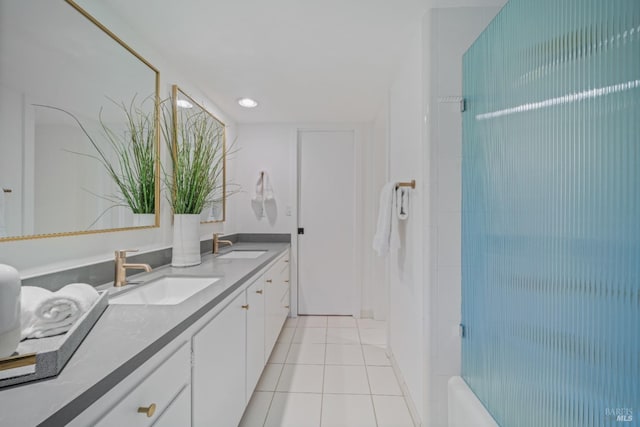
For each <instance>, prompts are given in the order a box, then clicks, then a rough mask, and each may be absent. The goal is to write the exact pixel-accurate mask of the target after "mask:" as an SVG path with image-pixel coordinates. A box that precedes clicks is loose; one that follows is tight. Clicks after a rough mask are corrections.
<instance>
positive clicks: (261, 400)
mask: <svg viewBox="0 0 640 427" xmlns="http://www.w3.org/2000/svg"><path fill="white" fill-rule="evenodd" d="M272 398H273V392H267V391H256V392H255V393H253V396H251V400H250V401H249V404H248V405H247V409H245V411H244V415H243V416H242V420H241V421H240V424H239V425H238V427H257V426H262V425H264V421H265V419H266V418H267V413H268V412H269V406H271V399H272Z"/></svg>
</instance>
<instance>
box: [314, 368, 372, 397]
mask: <svg viewBox="0 0 640 427" xmlns="http://www.w3.org/2000/svg"><path fill="white" fill-rule="evenodd" d="M323 391H324V393H339V394H370V393H371V391H370V389H369V382H368V381H367V372H366V370H365V368H364V366H339V365H326V366H325V375H324V388H323Z"/></svg>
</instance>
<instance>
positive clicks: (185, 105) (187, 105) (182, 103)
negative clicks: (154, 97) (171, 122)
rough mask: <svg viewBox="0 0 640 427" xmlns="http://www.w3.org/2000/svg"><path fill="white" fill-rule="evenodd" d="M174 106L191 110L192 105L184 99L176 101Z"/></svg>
mask: <svg viewBox="0 0 640 427" xmlns="http://www.w3.org/2000/svg"><path fill="white" fill-rule="evenodd" d="M176 105H177V106H178V107H180V108H193V104H192V103H190V102H189V101H187V100H184V99H178V100H177V101H176Z"/></svg>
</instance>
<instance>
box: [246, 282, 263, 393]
mask: <svg viewBox="0 0 640 427" xmlns="http://www.w3.org/2000/svg"><path fill="white" fill-rule="evenodd" d="M246 295H247V305H248V307H247V387H246V401H247V402H248V401H249V399H250V398H251V394H252V393H253V390H254V389H255V387H256V384H258V380H259V379H260V375H262V370H263V369H264V363H265V362H264V360H265V354H264V351H265V348H264V332H265V317H264V314H265V301H264V297H265V293H264V276H261V277H260V279H258V280H256V281H255V283H254V284H253V285H251V286H249V287H248V288H247V291H246Z"/></svg>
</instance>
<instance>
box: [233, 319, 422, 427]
mask: <svg viewBox="0 0 640 427" xmlns="http://www.w3.org/2000/svg"><path fill="white" fill-rule="evenodd" d="M385 342H386V329H385V324H384V322H377V321H375V320H370V319H358V320H356V319H354V318H352V317H344V316H328V317H327V316H301V317H298V318H297V319H287V323H286V324H285V327H284V329H283V330H282V333H281V334H280V337H279V338H278V342H277V343H276V346H275V348H274V349H273V352H272V354H271V358H270V359H269V363H268V364H267V366H266V367H265V370H264V372H263V374H262V377H261V378H260V382H259V383H258V385H257V386H256V390H255V392H254V393H253V396H252V397H251V401H250V402H249V405H248V406H247V409H246V411H245V413H244V416H243V418H242V421H241V422H240V426H242V427H387V426H388V427H405V426H406V427H413V426H414V424H413V421H412V420H411V416H410V414H409V409H408V408H407V405H406V402H405V400H404V397H403V396H402V391H401V389H400V386H399V384H398V381H397V379H396V377H395V374H394V372H393V369H392V368H391V363H390V362H389V359H388V358H387V355H386V353H385Z"/></svg>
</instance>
